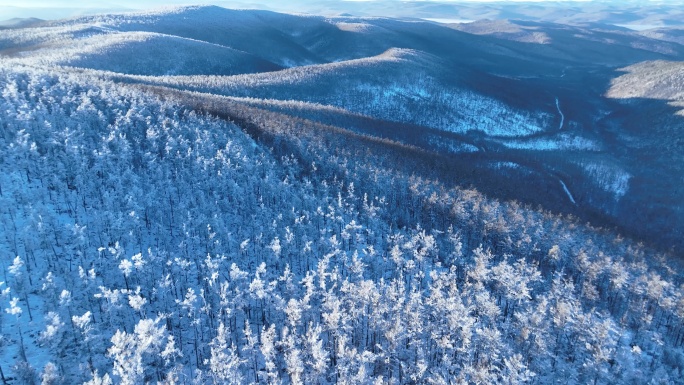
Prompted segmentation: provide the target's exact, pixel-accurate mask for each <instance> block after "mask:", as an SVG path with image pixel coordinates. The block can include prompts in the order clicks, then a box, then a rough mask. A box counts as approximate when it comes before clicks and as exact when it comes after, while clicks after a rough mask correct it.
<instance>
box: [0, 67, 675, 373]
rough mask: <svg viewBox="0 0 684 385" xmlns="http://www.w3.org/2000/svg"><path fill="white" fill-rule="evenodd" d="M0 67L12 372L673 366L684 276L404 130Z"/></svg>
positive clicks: (7, 338) (667, 369) (6, 331)
mask: <svg viewBox="0 0 684 385" xmlns="http://www.w3.org/2000/svg"><path fill="white" fill-rule="evenodd" d="M1 71H2V72H1V74H2V77H1V78H0V79H1V80H0V85H1V89H2V92H1V93H0V94H1V95H2V102H1V104H2V110H3V111H6V112H5V115H4V117H3V120H2V126H1V128H2V146H3V151H2V152H1V153H2V154H3V155H2V158H1V159H0V160H1V161H2V168H0V169H1V170H2V171H1V172H2V174H1V175H0V181H1V182H2V183H1V186H2V192H1V196H0V198H1V199H2V200H3V204H2V208H3V209H2V212H1V214H0V215H2V218H3V219H2V221H1V223H2V234H3V237H2V238H1V239H0V242H1V244H0V245H1V247H2V250H3V255H11V256H13V257H10V258H7V257H4V258H3V260H2V263H3V266H2V269H3V280H4V282H3V286H2V290H3V291H2V293H3V299H2V301H3V308H4V310H6V311H4V314H2V316H1V317H2V318H1V319H2V325H3V328H2V335H3V339H2V341H3V344H2V347H1V349H2V350H0V354H1V355H2V357H3V358H2V360H0V362H2V363H3V364H2V366H0V367H1V368H2V373H3V375H4V377H5V379H6V380H7V381H9V382H11V383H32V381H36V380H37V379H38V378H41V379H42V380H43V381H44V382H45V383H60V382H61V383H77V382H88V381H89V383H109V381H113V382H115V383H124V384H137V383H146V382H161V383H190V382H193V381H197V382H200V383H236V384H237V383H240V384H242V383H279V382H281V381H282V382H284V383H291V384H295V383H303V382H305V381H307V382H318V383H371V382H375V383H449V382H450V381H451V382H453V381H463V382H469V383H476V382H487V383H522V382H533V383H548V382H552V381H555V380H557V379H561V378H562V379H563V380H564V381H569V382H571V383H587V382H597V383H616V382H624V383H628V382H643V381H646V380H647V379H649V380H650V379H657V380H660V381H665V382H668V381H670V382H676V381H678V380H679V378H681V374H682V368H683V367H684V362H683V361H684V355H683V354H682V343H683V342H684V330H683V329H682V319H683V317H684V298H683V297H682V287H681V286H680V285H681V277H680V276H678V275H677V274H676V273H675V271H674V270H671V269H669V268H667V267H666V265H665V262H664V261H663V260H661V259H659V258H658V257H657V256H656V255H653V254H652V253H651V252H649V251H648V250H647V249H643V248H642V247H640V246H639V245H636V244H633V243H632V242H630V241H627V240H623V239H616V238H614V237H613V236H611V235H610V234H609V233H604V232H602V231H600V230H598V229H594V228H590V227H587V226H585V225H580V224H577V223H575V222H574V221H573V220H572V219H570V218H562V217H557V216H554V215H551V214H549V213H543V212H537V211H534V210H531V209H530V208H526V207H523V206H520V205H518V204H515V203H504V202H497V201H494V200H491V199H487V198H485V197H484V196H482V195H480V194H479V193H477V192H476V191H474V190H466V189H461V188H457V187H455V185H454V182H456V181H453V180H452V179H450V178H457V175H454V174H453V173H450V168H449V167H448V165H444V164H440V161H439V160H435V159H434V158H433V157H431V156H427V155H426V154H424V153H422V152H421V150H419V149H416V148H412V147H407V146H405V145H400V144H397V143H393V142H389V141H384V140H378V139H374V138H372V137H367V136H360V135H358V134H354V133H352V132H349V131H345V130H343V129H341V128H335V127H332V126H323V125H320V124H317V123H314V122H312V121H308V120H304V119H296V118H287V116H285V115H282V114H279V113H277V112H268V111H266V110H259V109H256V108H255V107H250V106H248V105H245V104H242V103H239V102H235V101H232V100H230V99H224V98H217V97H214V96H206V97H200V96H198V95H191V94H184V93H182V92H177V91H171V90H163V89H155V90H149V89H148V90H146V91H144V92H143V91H141V88H139V87H131V86H121V85H117V84H114V83H111V82H109V81H102V80H97V78H96V77H91V76H89V75H87V74H85V73H81V74H78V75H76V74H68V73H62V74H59V73H49V72H47V71H44V70H40V69H36V68H31V67H17V66H16V65H12V66H11V67H9V66H3V67H2V70H1ZM154 95H159V96H154ZM159 97H161V98H162V99H159ZM227 118H230V119H232V121H233V122H235V123H231V122H230V121H229V120H226V119H227ZM19 325H20V327H19Z"/></svg>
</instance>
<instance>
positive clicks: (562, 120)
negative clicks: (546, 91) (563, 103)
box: [556, 97, 565, 130]
mask: <svg viewBox="0 0 684 385" xmlns="http://www.w3.org/2000/svg"><path fill="white" fill-rule="evenodd" d="M556 109H557V110H558V113H559V114H560V117H561V121H560V126H558V130H562V129H563V124H564V123H565V115H564V114H563V111H561V108H560V102H559V101H558V97H556Z"/></svg>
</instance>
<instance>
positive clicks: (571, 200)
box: [558, 179, 577, 206]
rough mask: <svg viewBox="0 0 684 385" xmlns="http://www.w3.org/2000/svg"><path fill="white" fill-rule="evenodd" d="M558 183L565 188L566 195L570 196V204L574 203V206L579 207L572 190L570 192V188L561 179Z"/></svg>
mask: <svg viewBox="0 0 684 385" xmlns="http://www.w3.org/2000/svg"><path fill="white" fill-rule="evenodd" d="M558 181H559V182H560V184H561V186H563V190H565V193H566V194H567V195H568V198H570V202H572V204H573V205H575V206H577V202H575V198H574V197H573V196H572V194H571V193H570V190H568V186H566V185H565V182H563V181H562V180H561V179H558Z"/></svg>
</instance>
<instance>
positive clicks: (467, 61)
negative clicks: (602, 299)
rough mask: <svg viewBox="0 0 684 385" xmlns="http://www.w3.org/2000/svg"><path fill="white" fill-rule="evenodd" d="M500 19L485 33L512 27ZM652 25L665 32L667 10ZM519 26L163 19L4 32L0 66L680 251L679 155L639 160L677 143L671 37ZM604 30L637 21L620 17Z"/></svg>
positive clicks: (132, 17) (185, 12)
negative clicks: (216, 103) (278, 136)
mask: <svg viewBox="0 0 684 385" xmlns="http://www.w3.org/2000/svg"><path fill="white" fill-rule="evenodd" d="M358 6H359V7H361V6H363V5H358ZM366 6H369V7H370V6H372V5H371V4H367V5H366ZM408 6H409V7H431V6H436V5H433V4H432V5H431V4H428V3H426V4H417V3H410V4H409V5H408ZM442 7H446V8H445V9H447V10H448V9H451V8H450V7H451V6H450V5H442ZM482 7H485V8H486V6H482ZM551 8H553V7H551ZM467 9H468V7H465V8H464V9H462V10H461V11H462V12H466V11H467ZM480 9H482V8H480ZM496 9H498V11H497V12H500V13H499V14H492V15H488V16H491V17H493V18H496V17H501V15H502V13H501V12H504V13H505V12H507V11H506V7H505V6H501V7H498V8H496ZM662 9H663V11H662V12H665V14H666V15H669V14H672V15H675V16H676V12H677V9H676V7H673V8H672V9H670V8H667V7H664V8H662ZM516 10H517V11H516V12H518V13H517V14H513V13H511V14H507V17H512V18H516V17H527V18H528V19H530V18H531V19H534V20H537V21H521V20H480V21H477V22H474V23H468V24H453V23H452V24H438V23H434V22H429V21H424V20H417V19H392V18H384V17H382V18H380V17H353V16H337V17H323V16H305V15H290V14H280V13H274V12H268V11H254V10H229V9H225V8H220V7H215V6H207V7H183V8H168V9H164V10H160V11H153V12H138V13H131V14H109V15H97V16H87V17H81V18H75V19H70V20H62V21H51V22H45V23H41V24H39V25H38V26H36V27H33V28H11V29H6V30H4V31H2V32H0V53H1V54H3V55H4V56H5V58H6V59H5V60H11V61H13V62H16V63H21V64H24V65H41V66H44V65H48V66H52V65H60V66H67V67H69V68H71V67H73V68H79V70H78V71H80V73H85V74H92V75H94V76H98V77H99V78H101V77H105V78H109V79H112V80H114V81H117V82H124V83H143V84H146V85H154V86H164V87H172V88H175V89H178V90H182V91H186V90H187V91H196V92H202V93H207V94H212V95H222V96H227V97H230V98H233V100H237V101H239V102H240V103H245V104H248V105H251V106H257V107H258V108H263V109H265V110H270V111H277V112H278V113H283V114H286V115H290V116H296V117H300V118H305V119H310V120H313V121H317V122H319V123H324V124H329V125H332V126H336V127H340V128H342V129H348V130H352V131H353V132H357V133H361V134H363V135H369V136H375V137H379V138H383V139H389V140H393V141H397V142H400V143H403V144H406V145H410V146H417V147H419V148H421V149H423V150H424V151H428V152H431V153H435V154H440V156H441V155H443V154H447V155H448V156H451V157H454V162H460V163H459V165H458V166H454V167H457V168H459V169H463V170H469V171H465V172H464V174H463V180H462V183H463V184H464V185H475V186H476V187H478V188H480V189H482V190H483V191H485V192H488V193H490V194H493V195H495V196H497V197H500V198H504V199H518V200H522V201H524V202H529V203H534V204H542V205H543V206H544V207H546V208H548V209H551V210H558V211H561V212H567V213H573V214H575V215H579V216H581V217H583V218H585V219H588V220H591V221H594V222H596V223H599V224H607V225H611V226H612V225H617V226H619V227H620V228H621V229H622V231H626V232H628V233H630V234H635V235H637V236H643V237H645V238H649V237H657V238H659V239H663V240H665V239H666V242H665V244H667V245H670V244H678V243H679V242H680V240H679V238H678V236H677V235H676V231H675V230H672V223H679V224H683V225H684V206H683V205H682V204H681V202H684V189H676V188H674V184H677V183H678V182H672V181H679V180H681V178H682V177H684V169H681V168H680V167H679V166H678V165H677V164H678V163H676V162H672V160H673V159H679V158H680V156H682V148H681V147H680V146H676V145H675V146H668V147H667V148H666V150H665V151H660V150H658V149H657V147H656V145H655V144H654V145H653V146H650V145H643V146H636V147H635V145H634V143H660V142H661V141H666V142H669V143H678V140H679V137H678V135H680V134H679V132H678V131H672V130H671V129H670V127H672V125H675V126H676V125H677V124H680V123H681V122H680V120H681V119H680V118H676V117H674V115H673V113H674V112H675V111H674V110H673V111H669V110H667V108H672V107H671V106H668V105H667V103H668V101H669V100H670V99H672V98H674V99H676V98H678V97H679V96H676V97H675V96H672V97H670V96H671V95H670V94H671V93H672V92H669V91H668V92H669V93H668V94H667V95H669V96H668V97H665V96H664V95H663V94H662V93H663V91H662V90H661V88H662V87H666V88H667V89H669V90H672V89H673V87H675V88H676V87H677V86H676V85H677V84H681V83H679V77H678V76H679V75H678V74H679V72H677V71H678V70H676V68H678V67H677V64H676V63H677V62H678V61H681V60H684V46H683V45H682V44H680V43H681V41H680V40H681V39H680V35H681V30H678V29H674V28H670V29H668V28H662V29H658V30H651V31H645V32H637V31H634V30H629V29H626V28H622V27H619V26H615V25H609V24H604V23H599V22H595V21H594V20H583V24H582V23H575V25H566V24H559V23H558V21H563V20H566V19H564V18H563V17H561V16H562V15H560V14H558V12H560V11H558V10H555V11H554V10H553V9H550V10H544V9H542V8H540V7H538V6H532V5H529V6H522V7H518V8H516ZM667 10H669V11H667ZM445 12H446V11H445ZM544 12H546V13H544ZM549 12H550V13H549ZM553 12H556V13H553ZM564 12H568V13H569V12H570V11H564ZM625 12H631V11H629V10H627V11H625ZM668 12H669V13H668ZM530 14H536V15H537V16H536V17H529V15H530ZM459 15H460V17H466V16H468V15H467V14H459ZM551 15H553V16H551ZM662 15H663V14H662V13H661V16H662ZM419 16H420V15H419ZM614 16H615V15H614ZM577 17H578V16H577ZM567 18H568V19H567V20H570V15H569V14H568V16H567ZM605 18H607V16H606V17H604V19H605ZM550 19H551V20H554V21H555V22H549V21H547V20H550ZM599 19H600V18H599ZM599 19H596V20H599ZM614 19H615V20H613V22H616V23H617V22H618V21H620V22H629V21H630V20H632V21H634V18H633V17H630V16H628V15H627V14H623V15H622V16H619V17H618V16H615V17H614ZM600 20H601V21H602V22H605V20H603V19H600ZM573 21H578V20H577V19H573ZM198 26H201V27H198ZM641 62H655V63H673V64H671V65H668V66H664V65H662V64H659V65H657V68H655V69H654V68H653V67H652V66H651V67H648V68H650V69H649V71H648V74H647V75H646V77H645V78H646V79H649V81H648V82H647V83H644V82H640V80H641V79H644V77H642V76H641V75H632V76H631V77H629V76H630V75H625V76H623V77H620V78H619V76H620V75H622V73H621V72H619V71H618V70H619V69H620V68H623V67H627V66H630V65H635V64H637V63H641ZM630 68H637V69H639V71H636V72H635V73H637V74H641V73H642V71H641V68H642V67H639V66H637V67H630ZM84 69H85V70H97V71H104V72H88V71H85V72H83V71H84ZM67 70H68V71H71V70H69V69H68V68H67ZM667 74H669V75H667ZM616 78H618V80H615V79H616ZM635 83H636V84H640V85H638V86H637V87H634V86H633V84H635ZM644 84H648V86H647V87H650V88H649V89H644V88H643V87H644ZM661 84H665V85H666V86H662V87H661ZM656 90H657V91H656ZM677 92H678V91H677ZM676 95H679V94H676ZM625 98H628V99H625ZM635 100H638V101H635ZM643 100H651V101H649V102H641V101H643ZM653 100H655V101H653ZM663 108H665V110H663ZM663 114H664V117H662V118H659V119H660V120H658V121H657V123H655V124H656V125H661V128H662V130H660V129H654V128H653V127H651V128H649V129H645V128H644V125H645V124H646V122H647V119H646V118H644V117H645V116H658V117H660V116H661V115H663ZM678 119H679V120H678ZM663 130H664V131H663ZM664 132H667V133H668V134H667V135H668V136H666V137H663V136H662V133H664ZM655 133H660V134H657V135H656V134H655ZM651 153H654V154H653V155H651ZM635 156H637V157H638V158H639V159H641V160H639V161H634V157H635ZM643 159H650V160H649V161H646V162H644V161H643ZM501 164H506V165H507V166H506V167H503V168H502V167H501ZM511 178H513V179H515V180H519V181H523V183H520V184H518V183H517V182H516V183H511ZM677 178H679V179H677ZM526 179H528V181H529V182H530V183H532V185H529V184H526V183H524V181H525V180H526ZM532 181H534V182H532ZM502 183H505V184H506V187H505V188H502V185H501V184H502ZM673 183H674V184H673ZM535 185H537V186H544V187H543V191H537V190H536V189H535V187H534V186H535ZM663 212H665V213H666V214H665V216H663V214H662V213H663ZM653 218H656V219H653ZM644 221H648V223H651V224H652V227H643V226H642V224H643V223H644Z"/></svg>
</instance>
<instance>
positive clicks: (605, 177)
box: [580, 163, 632, 199]
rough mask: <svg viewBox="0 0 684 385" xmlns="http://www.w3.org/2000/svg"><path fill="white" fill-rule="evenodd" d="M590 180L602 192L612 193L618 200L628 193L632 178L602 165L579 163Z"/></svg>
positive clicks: (621, 170) (616, 168) (622, 171)
mask: <svg viewBox="0 0 684 385" xmlns="http://www.w3.org/2000/svg"><path fill="white" fill-rule="evenodd" d="M580 166H582V168H583V169H584V171H585V172H586V173H587V174H588V175H589V177H590V178H591V180H592V181H593V182H594V183H595V184H596V185H597V186H599V187H600V188H601V189H603V190H604V191H607V192H610V193H613V195H615V199H620V198H622V197H623V196H625V194H627V191H629V180H630V179H631V178H632V176H631V175H630V174H629V173H628V172H626V171H625V170H623V169H621V168H619V167H616V166H611V165H607V164H604V163H580Z"/></svg>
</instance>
